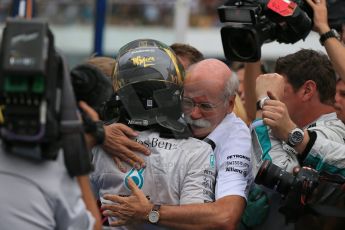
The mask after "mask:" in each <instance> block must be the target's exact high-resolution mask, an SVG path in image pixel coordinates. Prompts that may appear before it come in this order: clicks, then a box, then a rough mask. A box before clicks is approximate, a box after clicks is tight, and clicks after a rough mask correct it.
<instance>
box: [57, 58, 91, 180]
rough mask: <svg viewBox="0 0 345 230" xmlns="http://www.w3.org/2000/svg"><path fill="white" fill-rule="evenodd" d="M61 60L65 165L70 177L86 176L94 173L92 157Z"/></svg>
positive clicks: (62, 127)
mask: <svg viewBox="0 0 345 230" xmlns="http://www.w3.org/2000/svg"><path fill="white" fill-rule="evenodd" d="M60 59H61V68H62V71H63V74H62V75H63V85H62V103H61V122H60V127H61V134H62V135H61V139H62V147H63V150H64V156H65V157H64V158H65V165H66V168H67V171H68V173H69V175H70V176H78V175H85V174H87V173H89V172H91V171H92V165H91V157H90V155H89V151H88V149H87V147H86V142H85V138H84V133H83V125H82V121H81V118H80V117H78V113H77V111H78V110H77V104H76V101H75V97H74V93H73V88H72V84H71V78H70V75H69V71H68V69H67V64H66V61H65V59H64V57H63V56H60Z"/></svg>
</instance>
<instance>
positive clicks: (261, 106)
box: [256, 96, 270, 111]
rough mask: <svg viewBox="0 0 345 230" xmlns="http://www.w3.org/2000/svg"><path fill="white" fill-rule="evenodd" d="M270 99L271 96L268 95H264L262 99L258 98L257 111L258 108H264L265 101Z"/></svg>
mask: <svg viewBox="0 0 345 230" xmlns="http://www.w3.org/2000/svg"><path fill="white" fill-rule="evenodd" d="M268 99H270V97H269V96H266V97H263V98H261V99H260V100H258V101H257V102H256V110H257V111H258V110H262V108H263V107H264V104H265V101H266V100H268Z"/></svg>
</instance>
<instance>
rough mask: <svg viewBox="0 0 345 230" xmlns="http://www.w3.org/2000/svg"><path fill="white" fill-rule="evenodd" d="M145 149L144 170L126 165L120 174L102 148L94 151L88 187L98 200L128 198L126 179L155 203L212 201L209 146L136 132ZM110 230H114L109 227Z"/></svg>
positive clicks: (140, 226) (212, 161)
mask: <svg viewBox="0 0 345 230" xmlns="http://www.w3.org/2000/svg"><path fill="white" fill-rule="evenodd" d="M135 140H136V141H137V142H138V143H140V144H142V145H144V146H146V147H148V148H149V149H150V151H151V154H150V156H143V155H142V154H140V153H138V155H140V156H141V157H143V158H144V160H145V162H146V167H145V168H144V169H140V170H136V169H134V168H132V167H131V166H129V165H127V164H124V165H125V167H124V168H125V169H126V170H125V171H126V172H122V171H120V169H119V167H118V166H117V165H116V164H115V163H114V161H113V159H112V157H111V156H109V155H108V154H106V153H104V151H103V150H102V149H101V148H98V147H96V148H94V149H93V150H92V153H93V160H92V161H93V163H94V165H95V171H94V172H93V173H92V174H91V177H90V178H91V184H92V187H93V190H94V192H95V194H96V196H97V197H98V199H100V200H101V201H102V203H105V202H106V201H105V200H104V199H102V197H103V196H104V195H105V194H117V195H120V196H129V195H130V194H131V191H130V189H129V188H128V185H127V184H126V181H127V180H126V178H128V177H130V178H132V179H133V180H134V182H135V183H136V184H137V186H138V187H139V188H140V189H142V191H143V192H144V193H145V195H146V196H147V197H148V198H149V199H150V201H151V202H152V203H154V204H170V205H182V204H192V203H204V202H212V201H213V200H214V183H215V172H216V166H215V165H214V164H215V163H214V162H215V159H214V154H213V150H212V148H211V146H210V145H209V144H207V143H206V142H204V141H202V140H198V139H195V138H188V139H172V138H162V137H160V136H159V133H157V132H153V131H150V130H146V131H141V132H139V136H137V137H136V139H135ZM110 229H113V228H110ZM117 229H163V227H161V226H155V225H151V224H139V225H133V226H123V227H119V228H117Z"/></svg>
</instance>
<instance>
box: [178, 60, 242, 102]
mask: <svg viewBox="0 0 345 230" xmlns="http://www.w3.org/2000/svg"><path fill="white" fill-rule="evenodd" d="M196 84H197V85H198V86H197V87H198V88H199V89H203V90H206V91H209V90H212V91H215V92H218V96H224V95H225V96H226V97H228V96H232V95H234V94H235V92H236V90H237V88H238V85H239V83H238V80H237V78H234V77H232V72H231V70H230V68H229V67H228V66H227V65H226V64H225V63H224V62H222V61H220V60H217V59H205V60H203V61H200V62H198V63H196V64H194V65H192V66H191V67H190V68H189V69H188V70H187V77H186V79H185V86H186V85H196Z"/></svg>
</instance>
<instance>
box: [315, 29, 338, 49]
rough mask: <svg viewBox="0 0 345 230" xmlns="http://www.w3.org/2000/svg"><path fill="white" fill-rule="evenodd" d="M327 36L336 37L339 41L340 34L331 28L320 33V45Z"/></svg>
mask: <svg viewBox="0 0 345 230" xmlns="http://www.w3.org/2000/svg"><path fill="white" fill-rule="evenodd" d="M328 38H336V39H338V40H339V41H340V34H339V33H338V32H337V31H336V30H335V29H331V30H330V31H328V32H326V33H324V34H321V35H320V43H321V45H324V44H325V41H326V40H327V39H328Z"/></svg>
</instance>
